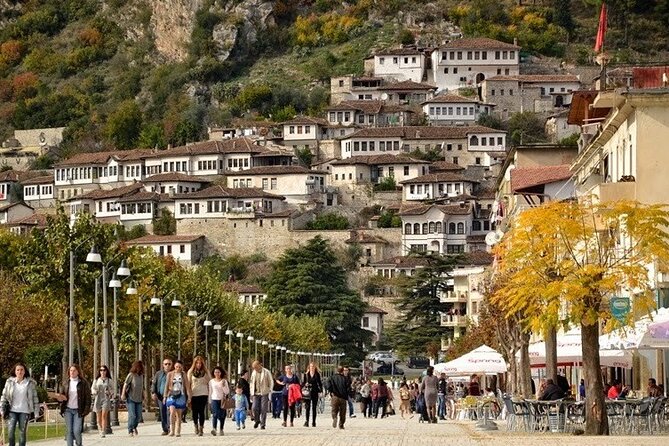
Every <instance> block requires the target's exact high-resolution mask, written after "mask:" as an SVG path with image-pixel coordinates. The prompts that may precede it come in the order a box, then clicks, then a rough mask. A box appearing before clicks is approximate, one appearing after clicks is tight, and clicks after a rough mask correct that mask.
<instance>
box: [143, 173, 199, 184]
mask: <svg viewBox="0 0 669 446" xmlns="http://www.w3.org/2000/svg"><path fill="white" fill-rule="evenodd" d="M160 181H181V182H189V183H210V182H211V181H207V180H205V179H202V178H200V177H195V176H192V175H185V174H183V173H179V172H167V173H159V174H156V175H151V176H150V177H148V178H146V179H145V180H144V181H143V182H144V183H154V182H160Z"/></svg>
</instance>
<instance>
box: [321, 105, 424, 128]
mask: <svg viewBox="0 0 669 446" xmlns="http://www.w3.org/2000/svg"><path fill="white" fill-rule="evenodd" d="M412 113H413V111H412V110H411V109H409V108H407V107H405V106H400V105H395V104H388V103H386V102H385V101H378V100H370V101H359V100H356V101H343V102H340V103H339V104H337V105H331V106H329V107H327V108H326V109H325V114H326V116H327V122H328V124H329V125H330V126H337V127H344V128H348V127H387V126H402V125H408V124H409V120H410V115H411V114H412ZM350 133H351V132H345V133H344V135H341V136H348V135H349V134H350ZM334 136H340V135H334Z"/></svg>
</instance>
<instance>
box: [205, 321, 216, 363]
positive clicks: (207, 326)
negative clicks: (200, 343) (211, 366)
mask: <svg viewBox="0 0 669 446" xmlns="http://www.w3.org/2000/svg"><path fill="white" fill-rule="evenodd" d="M203 325H204V360H205V361H206V363H207V364H208V363H209V327H211V326H212V325H214V324H212V323H211V321H210V320H209V319H208V318H207V319H205V320H204V324H203Z"/></svg>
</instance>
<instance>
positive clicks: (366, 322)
mask: <svg viewBox="0 0 669 446" xmlns="http://www.w3.org/2000/svg"><path fill="white" fill-rule="evenodd" d="M368 327H369V318H368V317H367V316H364V317H363V318H362V328H368Z"/></svg>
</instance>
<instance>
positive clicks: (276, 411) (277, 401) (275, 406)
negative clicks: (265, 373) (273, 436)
mask: <svg viewBox="0 0 669 446" xmlns="http://www.w3.org/2000/svg"><path fill="white" fill-rule="evenodd" d="M280 379H281V372H280V371H277V372H276V373H275V374H274V383H273V385H272V418H281V409H282V407H283V404H282V403H283V388H284V385H283V383H281V382H280V381H279V380H280Z"/></svg>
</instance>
